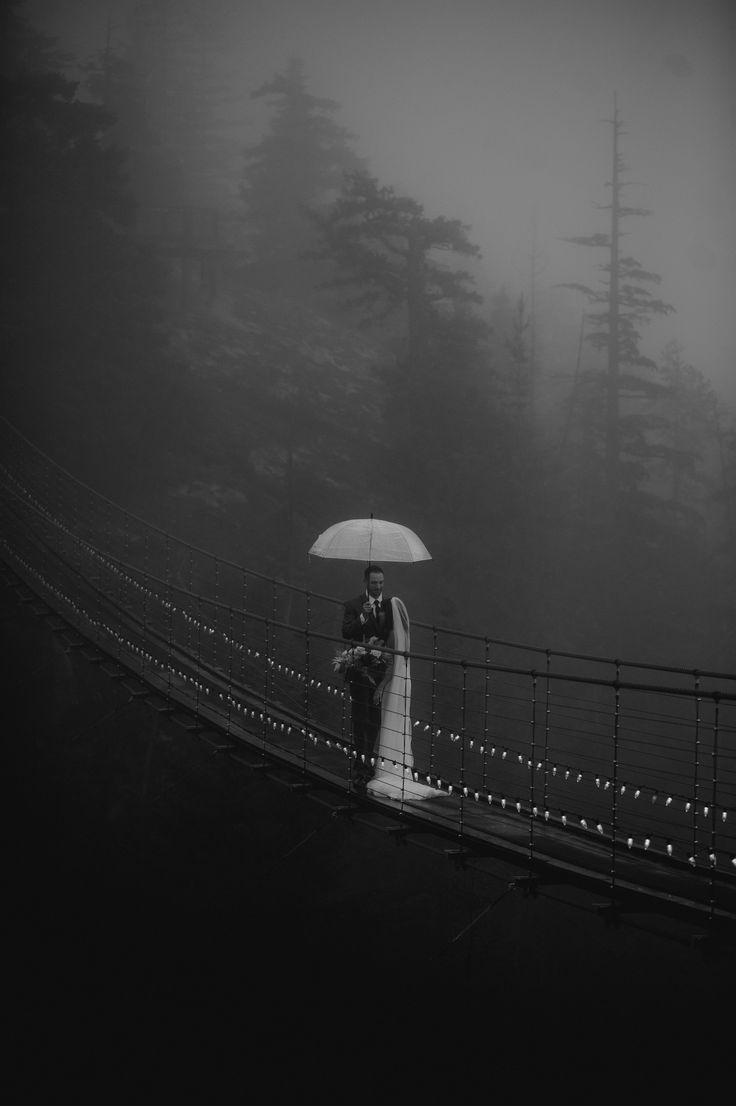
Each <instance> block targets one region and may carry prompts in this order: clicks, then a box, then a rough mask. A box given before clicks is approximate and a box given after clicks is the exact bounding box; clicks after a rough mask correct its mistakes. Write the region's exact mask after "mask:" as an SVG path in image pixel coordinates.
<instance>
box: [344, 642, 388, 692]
mask: <svg viewBox="0 0 736 1106" xmlns="http://www.w3.org/2000/svg"><path fill="white" fill-rule="evenodd" d="M382 645H383V642H382V641H381V639H380V638H377V637H372V638H370V640H369V641H367V642H366V644H365V645H354V646H353V647H352V648H351V649H342V650H339V651H338V652H337V653H335V656H334V658H333V661H332V667H333V669H334V671H335V672H342V673H343V674H344V675H345V676H346V677H347V678H348V679H350V677H351V676H361V675H362V676H365V677H366V678H367V679H368V680H369V681H370V683H372V684H373V685H375V683H376V677H377V676H379V675H381V674H382V669H384V668H385V666H386V662H387V660H388V654H384V653H383V652H382V650H381V646H382Z"/></svg>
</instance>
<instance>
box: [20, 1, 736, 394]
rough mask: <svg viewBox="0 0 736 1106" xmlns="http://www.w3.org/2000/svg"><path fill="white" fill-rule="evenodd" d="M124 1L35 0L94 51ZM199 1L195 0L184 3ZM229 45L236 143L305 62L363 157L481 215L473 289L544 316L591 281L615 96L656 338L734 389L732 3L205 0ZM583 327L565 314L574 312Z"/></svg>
mask: <svg viewBox="0 0 736 1106" xmlns="http://www.w3.org/2000/svg"><path fill="white" fill-rule="evenodd" d="M133 6H134V5H133V4H132V3H121V2H119V0H118V2H117V3H115V2H112V3H110V4H99V3H95V2H86V3H85V2H77V3H73V2H66V3H64V2H62V3H50V2H48V0H34V2H32V3H30V4H29V5H27V10H28V12H29V15H30V16H31V17H33V18H34V19H36V20H37V22H38V23H39V24H40V25H43V26H45V27H47V28H48V29H49V30H50V31H51V32H52V33H54V34H56V35H57V36H58V37H59V40H60V43H61V45H62V46H63V47H64V48H66V49H68V50H69V51H70V52H71V53H72V54H73V55H74V56H75V57H77V58H83V57H85V55H89V54H90V53H92V52H93V51H94V50H99V49H101V48H102V46H103V45H104V42H105V37H106V34H107V33H108V21H109V28H110V33H111V38H112V41H113V43H114V42H115V41H116V39H120V38H121V37H123V36H124V33H125V25H126V23H125V21H126V14H127V13H128V12H129V11H130V9H131V8H132V7H133ZM190 6H191V7H194V8H196V5H190ZM205 9H206V13H207V19H208V21H209V24H210V26H211V27H212V28H213V29H214V30H215V32H216V34H217V39H218V41H219V42H220V44H221V45H220V46H219V47H218V53H219V56H220V59H221V60H220V62H219V63H218V64H221V65H222V67H223V68H222V78H223V81H224V82H225V83H226V84H227V86H228V88H229V100H230V107H229V108H228V109H227V111H228V113H229V115H230V120H231V124H232V131H231V133H232V135H233V140H234V142H235V143H237V144H238V145H239V146H240V147H244V146H245V145H246V144H248V143H251V142H253V141H255V140H256V139H257V137H258V135H259V133H260V131H261V130H262V127H263V126H264V123H265V120H266V118H267V113H266V111H265V108H264V105H262V104H261V103H259V102H256V103H255V104H254V103H253V102H252V101H249V96H250V92H251V91H252V90H253V89H254V88H256V87H258V86H259V85H261V84H262V83H263V82H264V81H266V80H268V79H269V78H270V77H271V76H272V75H273V73H274V72H277V71H281V70H282V69H283V67H284V65H285V64H286V62H287V60H288V58H289V57H290V56H299V57H301V58H302V59H303V60H304V65H305V73H306V76H307V79H308V85H309V89H310V91H311V92H312V93H313V94H314V95H317V96H325V97H330V98H332V99H334V100H336V101H337V102H338V103H339V104H340V105H341V112H340V119H339V121H340V122H341V123H342V124H343V125H344V126H346V127H347V128H349V130H350V131H352V132H353V134H354V135H355V146H356V149H357V151H358V152H359V153H360V154H361V155H362V156H364V157H366V158H367V160H368V163H369V167H370V170H371V172H373V173H374V174H375V175H376V176H377V177H378V178H379V179H380V180H381V181H382V182H383V183H385V184H387V185H390V186H393V187H394V188H396V190H397V191H398V192H402V193H405V194H408V195H411V196H413V197H415V198H416V199H418V200H419V201H420V202H421V203H423V204H424V205H425V207H426V210H427V213H428V215H430V216H434V215H439V214H444V215H447V216H448V217H453V218H459V219H461V220H463V221H464V222H466V223H468V224H470V227H471V233H472V238H473V241H475V242H476V243H477V244H478V245H479V246H480V247H481V249H482V251H483V261H482V265H481V269H480V273H479V282H480V283H481V286H484V287H485V288H486V289H488V290H490V291H492V290H493V289H497V288H498V287H500V286H505V287H507V289H508V290H509V291H510V293H511V294H512V295H513V294H517V293H518V292H520V291H525V290H527V289H528V286H529V281H530V269H531V256H532V252H533V251H534V253H535V256H536V265H537V272H538V275H539V290H538V296H539V298H538V303H537V308H538V311H539V316H540V320H541V321H542V322H543V321H544V317H545V311H546V312H548V313H551V314H552V315H553V316H554V315H556V314H558V313H559V312H560V310H568V309H569V311H570V313H571V316H574V315H575V313H576V312H578V311H579V309H580V305H579V303H577V302H576V300H575V297H573V296H570V298H569V303H567V302H566V301H565V299H564V298H563V300H562V302H561V300H560V296H559V294H558V293H557V292H556V291H555V286H556V285H557V284H560V283H568V282H574V281H581V280H582V281H589V280H590V279H591V274H592V273H594V271H595V264H596V261H597V260H599V259H594V258H592V257H587V256H585V257H581V256H580V254H581V251H576V250H575V249H573V248H572V247H571V246H570V245H569V244H567V243H565V242H564V241H562V239H564V238H565V237H566V236H569V235H574V234H587V233H593V232H595V231H596V230H605V220H606V213H605V212H603V211H601V210H599V209H598V207H597V205H604V204H606V203H608V202H609V194H608V190H607V189H606V187H605V184H606V181H608V180H609V179H610V134H609V128H607V127H606V125H605V122H604V121H605V120H608V119H610V118H611V114H612V108H613V96H614V93H615V94H616V96H617V100H618V106H619V112H620V115H621V118H622V120H623V122H624V124H625V135H624V139H623V145H622V155H623V157H624V160H625V162H626V164H627V165H628V166H629V167H630V172H629V173H628V179H629V180H631V181H632V182H634V183H632V184H631V186H630V188H629V189H628V190H627V202H630V203H631V204H632V205H635V206H637V207H643V208H646V209H648V210H650V211H651V213H652V214H651V215H650V216H649V217H647V218H646V219H644V220H640V221H638V222H637V225H636V229H635V235H636V239H635V242H636V251H637V256H639V257H640V258H641V259H642V260H643V262H644V264H645V265H646V266H647V267H648V268H650V269H652V270H654V271H656V272H657V273H659V274H660V275H661V277H662V285H661V291H662V295H663V297H664V298H665V299H666V300H667V301H668V302H669V303H670V304H672V305H673V306H674V307H675V309H676V314H674V315H672V316H670V317H668V318H667V319H665V320H661V321H657V322H656V323H654V324H652V325H651V326H649V327H648V328H647V333H646V336H645V341H644V348H645V352H646V353H647V354H648V355H649V356H655V357H656V356H657V354H658V353H659V352H660V350H661V349H662V347H663V346H664V345H665V344H666V342H668V341H670V340H673V339H674V340H677V341H678V342H680V343H681V344H682V346H683V347H684V355H685V357H686V358H687V360H688V361H689V362H691V363H692V364H693V365H694V366H695V367H696V368H697V369H699V370H700V371H701V372H702V373H704V374H705V375H706V376H707V377H708V378H709V379H710V380H712V381H713V383H714V384H716V385H717V386H718V388H719V389H721V390H722V391H723V393H724V396H725V398H726V399H728V400H732V399H733V397H734V394H735V393H734V389H735V384H734V377H735V374H734V372H733V366H734V363H735V361H736V327H735V324H734V317H733V316H734V313H733V303H734V298H735V292H736V253H735V246H736V235H735V233H734V232H735V230H736V226H735V221H734V204H733V196H734V195H736V156H735V153H734V151H735V150H736V143H735V142H734V137H735V135H734V128H735V127H736V101H735V99H734V91H735V90H734V76H733V74H734V65H733V62H734V57H735V56H736V54H735V50H734V47H735V46H736V35H735V27H736V17H735V16H734V14H733V11H732V7H731V5H728V4H726V3H723V2H719V0H704V2H701V3H698V4H692V3H690V2H688V0H647V2H646V3H643V4H642V3H640V2H637V0H622V2H621V3H619V4H617V5H611V4H608V3H604V2H602V0H551V2H545V0H513V2H512V0H509V2H498V0H458V2H457V3H454V4H452V5H448V4H447V3H444V2H442V0H374V2H372V3H370V4H366V3H365V2H364V0H302V2H299V0H244V2H240V3H236V2H231V3H224V2H222V0H214V2H213V3H209V4H207V5H205ZM573 330H574V327H573Z"/></svg>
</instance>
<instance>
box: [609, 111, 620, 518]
mask: <svg viewBox="0 0 736 1106" xmlns="http://www.w3.org/2000/svg"><path fill="white" fill-rule="evenodd" d="M612 123H613V167H612V172H611V249H610V273H609V284H608V372H607V378H606V484H607V490H608V500H609V503H610V504H611V505H614V504H615V502H616V500H617V498H618V492H619V465H620V458H619V452H620V442H619V358H620V349H619V233H620V232H619V191H620V187H621V186H620V181H619V172H620V164H619V154H618V136H619V131H620V123H619V121H618V108H617V106H616V95H615V93H614V97H613V121H612Z"/></svg>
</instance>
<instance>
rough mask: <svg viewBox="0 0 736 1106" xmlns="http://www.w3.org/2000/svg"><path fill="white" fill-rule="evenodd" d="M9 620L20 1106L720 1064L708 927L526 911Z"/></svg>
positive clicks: (544, 900) (478, 873)
mask: <svg viewBox="0 0 736 1106" xmlns="http://www.w3.org/2000/svg"><path fill="white" fill-rule="evenodd" d="M0 603H1V604H2V607H1V613H2V616H3V638H2V644H3V673H4V686H3V702H4V707H5V710H4V719H5V721H4V730H5V737H4V747H5V756H6V767H7V768H8V769H9V780H10V785H9V787H8V789H7V791H6V798H7V800H8V803H7V806H6V813H10V814H11V817H10V819H9V824H8V829H7V833H6V844H7V845H9V849H8V852H9V856H8V858H7V861H6V867H5V877H6V879H5V883H6V888H5V889H6V895H5V902H6V907H5V911H6V917H7V918H9V922H10V925H9V931H10V936H9V938H8V939H7V943H6V952H7V957H8V961H9V966H10V968H11V972H10V973H9V975H10V977H11V979H12V986H11V988H10V990H9V1002H8V1006H9V1009H10V1013H11V1023H12V1030H11V1037H12V1040H13V1044H14V1052H15V1062H14V1064H13V1069H12V1074H13V1081H14V1082H16V1081H17V1085H18V1088H19V1090H17V1091H16V1092H15V1093H16V1097H15V1098H13V1099H12V1101H14V1102H35V1101H47V1100H48V1099H47V1098H46V1097H45V1092H46V1091H47V1090H48V1088H49V1087H53V1088H56V1089H57V1090H58V1088H59V1087H60V1086H61V1087H65V1088H67V1089H68V1088H72V1089H75V1090H76V1091H77V1092H79V1093H80V1094H82V1093H84V1092H86V1091H87V1090H89V1091H90V1093H91V1094H92V1097H94V1098H95V1099H96V1101H98V1102H106V1101H111V1100H113V1099H114V1098H115V1097H116V1093H117V1090H118V1089H121V1088H122V1087H123V1086H127V1085H128V1084H129V1083H132V1084H134V1085H135V1087H136V1088H137V1090H136V1092H135V1096H136V1098H137V1101H147V1100H148V1098H147V1095H148V1094H149V1093H151V1094H152V1093H153V1092H152V1087H153V1086H154V1084H155V1083H156V1084H157V1083H159V1082H161V1083H162V1084H163V1085H164V1087H167V1088H168V1091H169V1094H168V1095H167V1094H166V1093H164V1094H163V1096H162V1097H161V1096H158V1097H157V1101H164V1102H168V1101H174V1100H176V1101H178V1100H179V1098H180V1094H179V1093H178V1092H176V1093H175V1092H174V1088H175V1087H182V1086H183V1087H184V1088H187V1087H188V1088H189V1089H190V1090H192V1091H193V1089H194V1087H195V1086H200V1087H204V1088H205V1090H204V1091H199V1092H198V1094H197V1095H196V1096H195V1097H196V1100H197V1101H207V1102H211V1101H230V1100H231V1099H232V1100H235V1101H239V1100H241V1098H248V1097H249V1094H248V1089H249V1088H250V1091H251V1092H252V1091H253V1088H254V1087H255V1086H256V1085H257V1084H258V1083H259V1082H260V1079H261V1078H264V1079H265V1080H266V1086H267V1088H268V1093H267V1095H266V1097H267V1098H270V1097H276V1096H280V1095H281V1094H283V1093H288V1094H289V1096H290V1097H291V1095H292V1094H293V1093H307V1092H308V1093H309V1094H310V1096H311V1097H315V1098H322V1099H323V1100H325V1101H331V1100H332V1099H333V1098H339V1100H340V1101H342V1100H343V1099H344V1098H347V1097H349V1096H351V1095H353V1094H357V1093H360V1092H361V1090H362V1089H365V1088H366V1087H369V1086H370V1085H371V1081H373V1082H372V1086H373V1087H374V1089H375V1091H376V1093H380V1094H381V1096H382V1097H383V1096H384V1095H385V1094H387V1093H388V1092H389V1089H390V1088H391V1087H392V1086H395V1087H398V1086H399V1083H398V1082H395V1081H397V1080H403V1079H404V1078H406V1077H407V1076H408V1077H409V1078H410V1079H411V1085H412V1086H413V1088H414V1090H415V1091H417V1092H418V1091H419V1090H420V1089H421V1088H422V1087H426V1088H427V1089H428V1090H436V1089H437V1087H438V1086H439V1085H440V1084H441V1083H444V1082H445V1081H448V1082H449V1084H450V1086H454V1087H456V1089H457V1090H458V1091H461V1090H463V1088H464V1089H465V1090H466V1091H467V1093H469V1094H476V1093H485V1092H486V1091H487V1090H488V1089H489V1088H493V1087H499V1086H501V1085H503V1086H504V1087H505V1088H506V1087H507V1088H510V1089H512V1090H513V1089H514V1087H516V1088H518V1089H519V1090H523V1089H524V1088H531V1087H535V1088H537V1089H538V1091H539V1093H543V1092H544V1090H545V1089H546V1090H548V1091H551V1090H553V1089H554V1088H555V1087H558V1088H563V1089H566V1090H567V1091H568V1092H572V1091H573V1089H574V1088H575V1087H577V1086H578V1084H579V1086H580V1090H579V1091H575V1093H573V1094H572V1096H571V1101H586V1102H587V1101H590V1100H591V1099H592V1097H593V1092H592V1089H591V1088H592V1086H593V1084H591V1082H590V1080H591V1079H593V1078H594V1079H595V1081H596V1084H595V1085H596V1086H598V1092H597V1097H598V1098H600V1097H601V1096H602V1097H604V1098H605V1092H606V1088H610V1085H611V1084H610V1080H611V1079H615V1078H616V1077H617V1076H618V1075H620V1076H622V1077H623V1076H624V1075H626V1076H631V1077H634V1075H635V1077H636V1078H637V1079H639V1078H640V1077H645V1078H650V1079H651V1078H655V1079H656V1085H657V1086H658V1087H660V1088H663V1087H664V1083H665V1081H667V1080H672V1081H673V1083H675V1084H677V1085H678V1086H679V1087H682V1086H683V1085H684V1083H688V1082H689V1081H691V1082H692V1084H693V1086H697V1085H700V1083H701V1081H702V1076H703V1066H702V1064H703V1061H704V1060H705V1063H706V1068H707V1071H708V1072H709V1079H711V1078H712V1076H713V1072H714V1070H716V1069H717V1068H718V1066H719V1065H720V1063H721V1062H723V1065H724V1070H725V1066H726V1063H727V1061H728V1060H729V1059H730V1055H731V1036H732V1034H731V1028H732V1025H733V995H734V993H736V991H735V990H734V983H735V982H736V971H735V965H734V960H733V956H732V955H729V954H728V953H727V952H723V951H721V952H711V953H707V952H704V951H703V946H702V944H699V943H697V942H693V941H692V940H691V939H692V938H693V937H695V936H696V935H697V928H696V927H693V926H686V925H683V924H681V923H677V924H676V923H674V922H672V923H668V922H666V921H662V920H660V919H652V918H642V917H638V918H632V919H629V920H626V921H625V922H624V923H623V924H621V925H620V926H618V927H612V926H606V924H605V923H604V922H603V921H602V919H601V918H600V916H599V915H598V914H597V912H596V909H595V903H594V901H593V899H592V897H591V895H590V894H589V893H586V892H583V891H579V890H577V891H576V890H575V889H573V888H570V887H564V886H558V887H548V888H542V891H541V893H540V894H539V895H538V896H537V897H526V896H524V895H523V894H522V893H521V891H518V890H509V882H510V881H511V880H512V879H513V878H514V876H518V875H520V874H523V873H520V872H519V871H518V869H516V868H514V867H513V866H510V865H505V864H502V863H500V862H494V863H493V866H492V867H491V866H490V865H489V866H486V867H485V868H483V869H480V868H474V867H469V868H467V869H460V868H456V867H455V866H454V865H453V864H452V863H450V862H449V861H448V860H447V859H446V857H444V856H443V855H440V854H437V853H435V852H432V851H430V850H428V849H424V848H421V847H419V846H418V845H416V844H407V843H402V844H397V843H396V842H395V841H394V839H392V838H391V837H389V836H388V835H386V834H384V833H380V832H377V831H376V830H374V829H370V828H368V827H366V826H365V825H361V824H359V823H357V822H353V821H351V820H350V819H346V818H343V817H335V816H333V815H332V814H331V812H330V811H329V809H328V808H326V807H324V806H322V805H320V804H318V803H315V802H313V801H310V800H309V799H308V798H307V797H306V796H305V795H303V794H300V793H295V792H292V791H290V790H289V789H288V788H285V787H284V786H282V785H280V784H279V783H278V782H276V781H275V780H274V779H272V778H269V776H267V775H266V774H265V773H264V772H261V771H256V770H253V769H251V768H249V767H247V766H245V765H243V764H239V763H236V762H233V761H232V760H230V759H228V758H226V757H225V756H223V755H221V754H215V753H213V752H212V749H211V748H210V747H209V746H208V745H206V743H204V742H203V741H202V740H201V739H199V738H197V737H196V736H195V735H193V734H192V733H189V732H187V731H186V730H184V729H182V728H180V727H178V726H176V725H174V724H173V723H172V722H171V721H170V720H167V719H165V718H161V717H160V716H158V715H156V714H155V712H153V711H152V710H151V708H150V707H148V706H145V705H144V704H142V703H140V702H136V701H133V702H131V701H130V700H129V696H128V694H127V692H126V691H125V689H124V688H123V687H121V685H120V684H119V683H116V682H115V681H112V680H111V679H110V678H109V677H108V676H105V675H104V674H103V673H102V672H101V671H100V669H99V667H97V666H95V665H93V664H90V663H89V662H88V661H87V660H85V659H84V658H83V657H82V656H81V655H80V654H79V652H76V653H75V652H71V653H69V652H65V650H64V647H63V642H62V639H61V637H60V636H59V635H58V634H57V635H55V634H53V633H52V632H51V631H50V629H49V627H48V622H45V621H44V620H43V619H41V618H39V617H38V616H37V615H35V614H33V613H32V612H31V611H30V609H29V608H28V606H22V605H20V604H19V603H18V600H17V595H16V592H15V591H13V590H12V589H11V588H9V587H8V586H6V585H5V584H2V585H1V586H0ZM476 919H477V921H476ZM474 921H476V924H472V923H473V922H474ZM724 1004H725V1005H724ZM663 1050H664V1051H663ZM377 1065H378V1069H377ZM632 1073H633V1075H632ZM646 1073H649V1074H648V1075H647V1074H646ZM233 1080H235V1082H233ZM580 1080H584V1082H580V1083H579V1081H580ZM601 1080H602V1082H599V1081H601ZM333 1081H334V1087H335V1090H334V1092H333V1090H332V1089H331V1088H332V1086H333ZM530 1081H532V1082H530ZM223 1086H226V1087H227V1088H228V1089H227V1090H216V1088H219V1087H223ZM584 1087H587V1088H588V1089H587V1090H584V1089H583V1088H584ZM95 1088H97V1090H96V1091H95V1093H92V1092H93V1091H94V1090H95ZM289 1088H291V1089H289ZM632 1089H633V1088H632Z"/></svg>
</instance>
